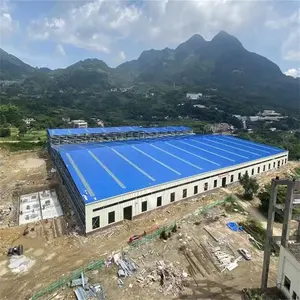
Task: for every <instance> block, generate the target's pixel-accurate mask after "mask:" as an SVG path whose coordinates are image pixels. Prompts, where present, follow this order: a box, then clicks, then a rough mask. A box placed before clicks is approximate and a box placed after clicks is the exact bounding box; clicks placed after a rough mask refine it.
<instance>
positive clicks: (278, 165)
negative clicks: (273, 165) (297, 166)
mask: <svg viewBox="0 0 300 300" xmlns="http://www.w3.org/2000/svg"><path fill="white" fill-rule="evenodd" d="M277 167H278V168H279V167H280V160H279V161H278V162H277Z"/></svg>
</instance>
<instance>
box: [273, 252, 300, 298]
mask: <svg viewBox="0 0 300 300" xmlns="http://www.w3.org/2000/svg"><path fill="white" fill-rule="evenodd" d="M285 276H286V277H287V278H288V279H289V280H290V281H291V285H290V289H289V290H288V289H287V288H286V287H285V286H284V280H285ZM277 287H278V288H279V289H281V290H282V292H283V293H284V294H285V295H286V297H287V298H288V299H295V298H293V293H296V295H297V296H298V298H297V297H296V300H299V299H300V262H299V261H298V260H296V258H295V257H294V256H293V255H292V254H291V253H290V252H289V251H288V250H286V249H285V248H284V247H282V246H281V247H280V256H279V266H278V272H277Z"/></svg>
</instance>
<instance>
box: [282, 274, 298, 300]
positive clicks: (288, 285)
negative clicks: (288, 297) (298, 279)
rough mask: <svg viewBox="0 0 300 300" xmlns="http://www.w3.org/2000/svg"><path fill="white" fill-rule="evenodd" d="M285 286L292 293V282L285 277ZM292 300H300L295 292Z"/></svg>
mask: <svg viewBox="0 0 300 300" xmlns="http://www.w3.org/2000/svg"><path fill="white" fill-rule="evenodd" d="M283 286H284V287H285V288H286V289H287V290H288V291H290V289H291V280H290V279H289V278H288V277H287V276H284V282H283ZM292 300H299V296H298V295H297V294H296V292H294V291H293V295H292Z"/></svg>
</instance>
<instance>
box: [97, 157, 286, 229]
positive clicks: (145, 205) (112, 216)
mask: <svg viewBox="0 0 300 300" xmlns="http://www.w3.org/2000/svg"><path fill="white" fill-rule="evenodd" d="M285 162H286V159H285V160H284V159H283V160H282V161H278V162H277V165H278V167H279V166H280V165H281V163H282V164H284V163H285ZM267 167H268V170H270V169H271V163H269V164H268V165H263V167H262V170H263V172H265V171H266V168H267ZM273 167H274V168H275V167H276V162H273ZM260 171H261V167H257V173H258V174H259V173H260ZM246 172H248V171H246ZM254 172H255V169H254V168H252V169H251V175H254ZM241 177H242V172H239V173H238V179H240V178H241ZM234 179H235V178H234V174H232V175H230V183H233V182H234ZM226 180H227V177H223V178H222V182H221V185H222V186H225V185H226ZM217 187H219V186H218V179H214V181H213V188H217ZM203 190H204V191H208V190H209V184H208V182H205V183H204V185H203ZM198 193H199V186H198V185H194V188H193V195H197V194H198ZM187 196H188V190H187V188H184V189H182V198H181V199H184V198H187ZM175 198H176V195H175V192H172V193H170V203H172V202H174V201H175V200H176V199H175ZM162 201H163V199H162V196H158V197H157V198H156V207H161V206H162ZM115 205H116V204H115ZM147 210H148V203H147V201H143V202H142V203H141V212H142V213H143V212H146V211H147ZM93 211H96V209H94V210H93ZM114 222H115V212H114V211H111V212H109V213H108V224H111V223H114ZM92 227H93V229H96V228H99V227H100V217H99V216H96V217H93V219H92Z"/></svg>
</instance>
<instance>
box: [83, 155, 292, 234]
mask: <svg viewBox="0 0 300 300" xmlns="http://www.w3.org/2000/svg"><path fill="white" fill-rule="evenodd" d="M286 161H287V155H282V156H277V157H276V156H275V157H272V158H269V159H267V160H260V161H257V162H252V163H251V164H244V165H240V166H235V167H232V168H227V169H222V170H220V171H219V172H211V173H208V174H205V175H201V176H197V177H193V178H187V179H184V180H182V181H180V182H174V183H168V184H164V185H163V186H160V187H156V188H151V189H147V190H143V191H138V192H134V193H131V194H129V195H126V196H120V197H116V198H114V199H111V200H107V201H103V202H95V203H92V204H89V205H86V207H85V214H86V232H90V231H93V230H95V229H97V228H99V227H105V226H107V225H110V224H111V223H113V222H119V221H123V220H124V219H129V220H131V219H133V218H134V217H136V216H138V215H140V214H143V213H146V212H147V211H151V210H154V209H157V208H159V207H161V206H165V205H168V204H171V203H172V202H175V201H180V200H184V199H186V198H190V197H195V196H197V195H199V194H202V193H205V192H207V191H211V190H213V189H217V188H220V187H222V186H224V187H225V186H226V185H227V184H230V183H235V182H237V181H239V178H240V176H243V175H244V174H245V173H246V172H248V174H251V175H252V174H253V175H252V176H255V175H258V174H260V173H263V172H266V171H268V170H272V169H276V168H278V167H280V166H282V165H284V164H285V163H286ZM269 168H270V169H269ZM263 170H265V171H263ZM112 216H113V217H112ZM110 217H111V219H110Z"/></svg>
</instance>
